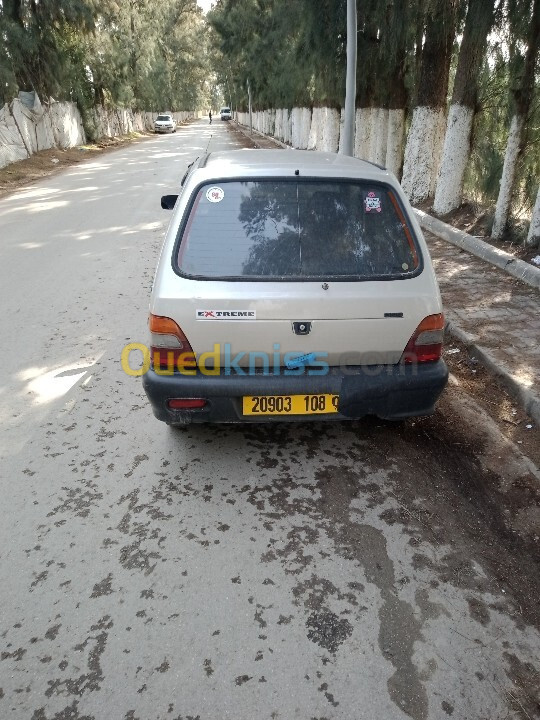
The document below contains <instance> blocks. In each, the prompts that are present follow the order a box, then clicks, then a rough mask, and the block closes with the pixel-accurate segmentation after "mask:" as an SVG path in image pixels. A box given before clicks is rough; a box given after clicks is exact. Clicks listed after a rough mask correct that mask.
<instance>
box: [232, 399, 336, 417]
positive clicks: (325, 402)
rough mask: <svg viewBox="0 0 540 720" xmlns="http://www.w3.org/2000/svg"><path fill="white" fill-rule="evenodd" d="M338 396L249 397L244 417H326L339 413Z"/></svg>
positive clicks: (245, 405)
mask: <svg viewBox="0 0 540 720" xmlns="http://www.w3.org/2000/svg"><path fill="white" fill-rule="evenodd" d="M338 399H339V396H338V395H248V396H246V397H244V398H243V408H242V409H243V413H244V415H326V414H328V413H337V411H338V409H337V406H338Z"/></svg>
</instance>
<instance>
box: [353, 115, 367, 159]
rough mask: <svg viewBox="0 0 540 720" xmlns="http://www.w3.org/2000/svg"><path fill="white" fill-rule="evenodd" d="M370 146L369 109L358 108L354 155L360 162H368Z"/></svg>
mask: <svg viewBox="0 0 540 720" xmlns="http://www.w3.org/2000/svg"><path fill="white" fill-rule="evenodd" d="M370 144H371V108H360V109H359V110H357V111H356V136H355V143H354V155H355V157H357V158H360V159H361V160H369V148H370Z"/></svg>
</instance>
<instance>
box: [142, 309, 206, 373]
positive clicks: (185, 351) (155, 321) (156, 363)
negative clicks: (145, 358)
mask: <svg viewBox="0 0 540 720" xmlns="http://www.w3.org/2000/svg"><path fill="white" fill-rule="evenodd" d="M148 327H149V328H150V338H151V340H150V357H151V365H152V367H153V368H154V369H156V368H159V369H160V370H167V371H169V372H174V371H175V370H180V369H181V368H195V367H196V366H197V363H196V359H195V354H194V352H193V348H192V347H191V345H190V343H189V340H188V339H187V337H186V336H185V335H184V333H183V331H182V330H181V329H180V326H179V325H178V324H177V323H176V322H175V321H174V320H172V319H171V318H168V317H163V316H161V315H150V317H149V318H148Z"/></svg>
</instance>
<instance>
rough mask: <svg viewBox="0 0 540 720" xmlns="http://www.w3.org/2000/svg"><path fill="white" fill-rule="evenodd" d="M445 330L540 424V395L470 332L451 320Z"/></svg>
mask: <svg viewBox="0 0 540 720" xmlns="http://www.w3.org/2000/svg"><path fill="white" fill-rule="evenodd" d="M445 330H446V331H447V332H448V333H449V334H450V335H453V336H454V337H455V338H457V339H458V340H459V341H460V342H462V343H463V344H464V345H465V346H466V347H467V349H468V350H470V351H472V352H474V354H475V355H476V357H477V358H478V359H479V360H480V361H481V363H482V364H483V365H484V367H486V368H487V369H488V370H489V371H490V372H491V373H492V374H493V375H495V376H496V377H497V378H499V379H500V380H501V381H502V383H503V384H504V386H505V387H506V389H507V390H508V391H509V393H510V394H511V395H512V397H513V398H514V399H515V400H516V402H517V403H519V405H520V406H521V407H522V408H523V410H524V411H525V412H526V413H527V414H528V415H529V416H530V417H531V419H532V420H534V422H535V423H536V424H537V425H538V426H540V396H538V395H535V394H534V392H532V391H531V390H530V389H529V388H527V387H525V386H524V385H523V384H522V383H520V382H519V380H516V378H515V377H514V376H513V375H512V374H511V373H510V372H509V371H508V370H506V369H505V368H503V367H502V366H501V364H500V363H499V362H498V361H497V359H496V358H495V356H494V355H492V353H491V352H490V351H489V350H486V349H485V348H482V347H481V346H480V345H477V344H476V341H475V340H474V338H473V337H472V335H469V333H468V332H466V331H465V330H462V329H461V328H460V327H459V326H458V325H456V324H455V323H453V322H452V321H451V320H448V321H447V323H446V327H445Z"/></svg>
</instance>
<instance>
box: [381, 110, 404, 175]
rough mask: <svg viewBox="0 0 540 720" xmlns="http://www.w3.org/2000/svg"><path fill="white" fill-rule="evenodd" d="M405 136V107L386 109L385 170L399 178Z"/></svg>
mask: <svg viewBox="0 0 540 720" xmlns="http://www.w3.org/2000/svg"><path fill="white" fill-rule="evenodd" d="M404 137H405V109H404V108H403V109H394V110H392V109H391V110H389V111H388V140H387V143H386V161H385V165H386V168H387V170H389V171H390V172H391V173H394V175H395V176H396V177H397V178H398V179H399V177H400V175H401V166H402V163H403V138H404Z"/></svg>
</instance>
